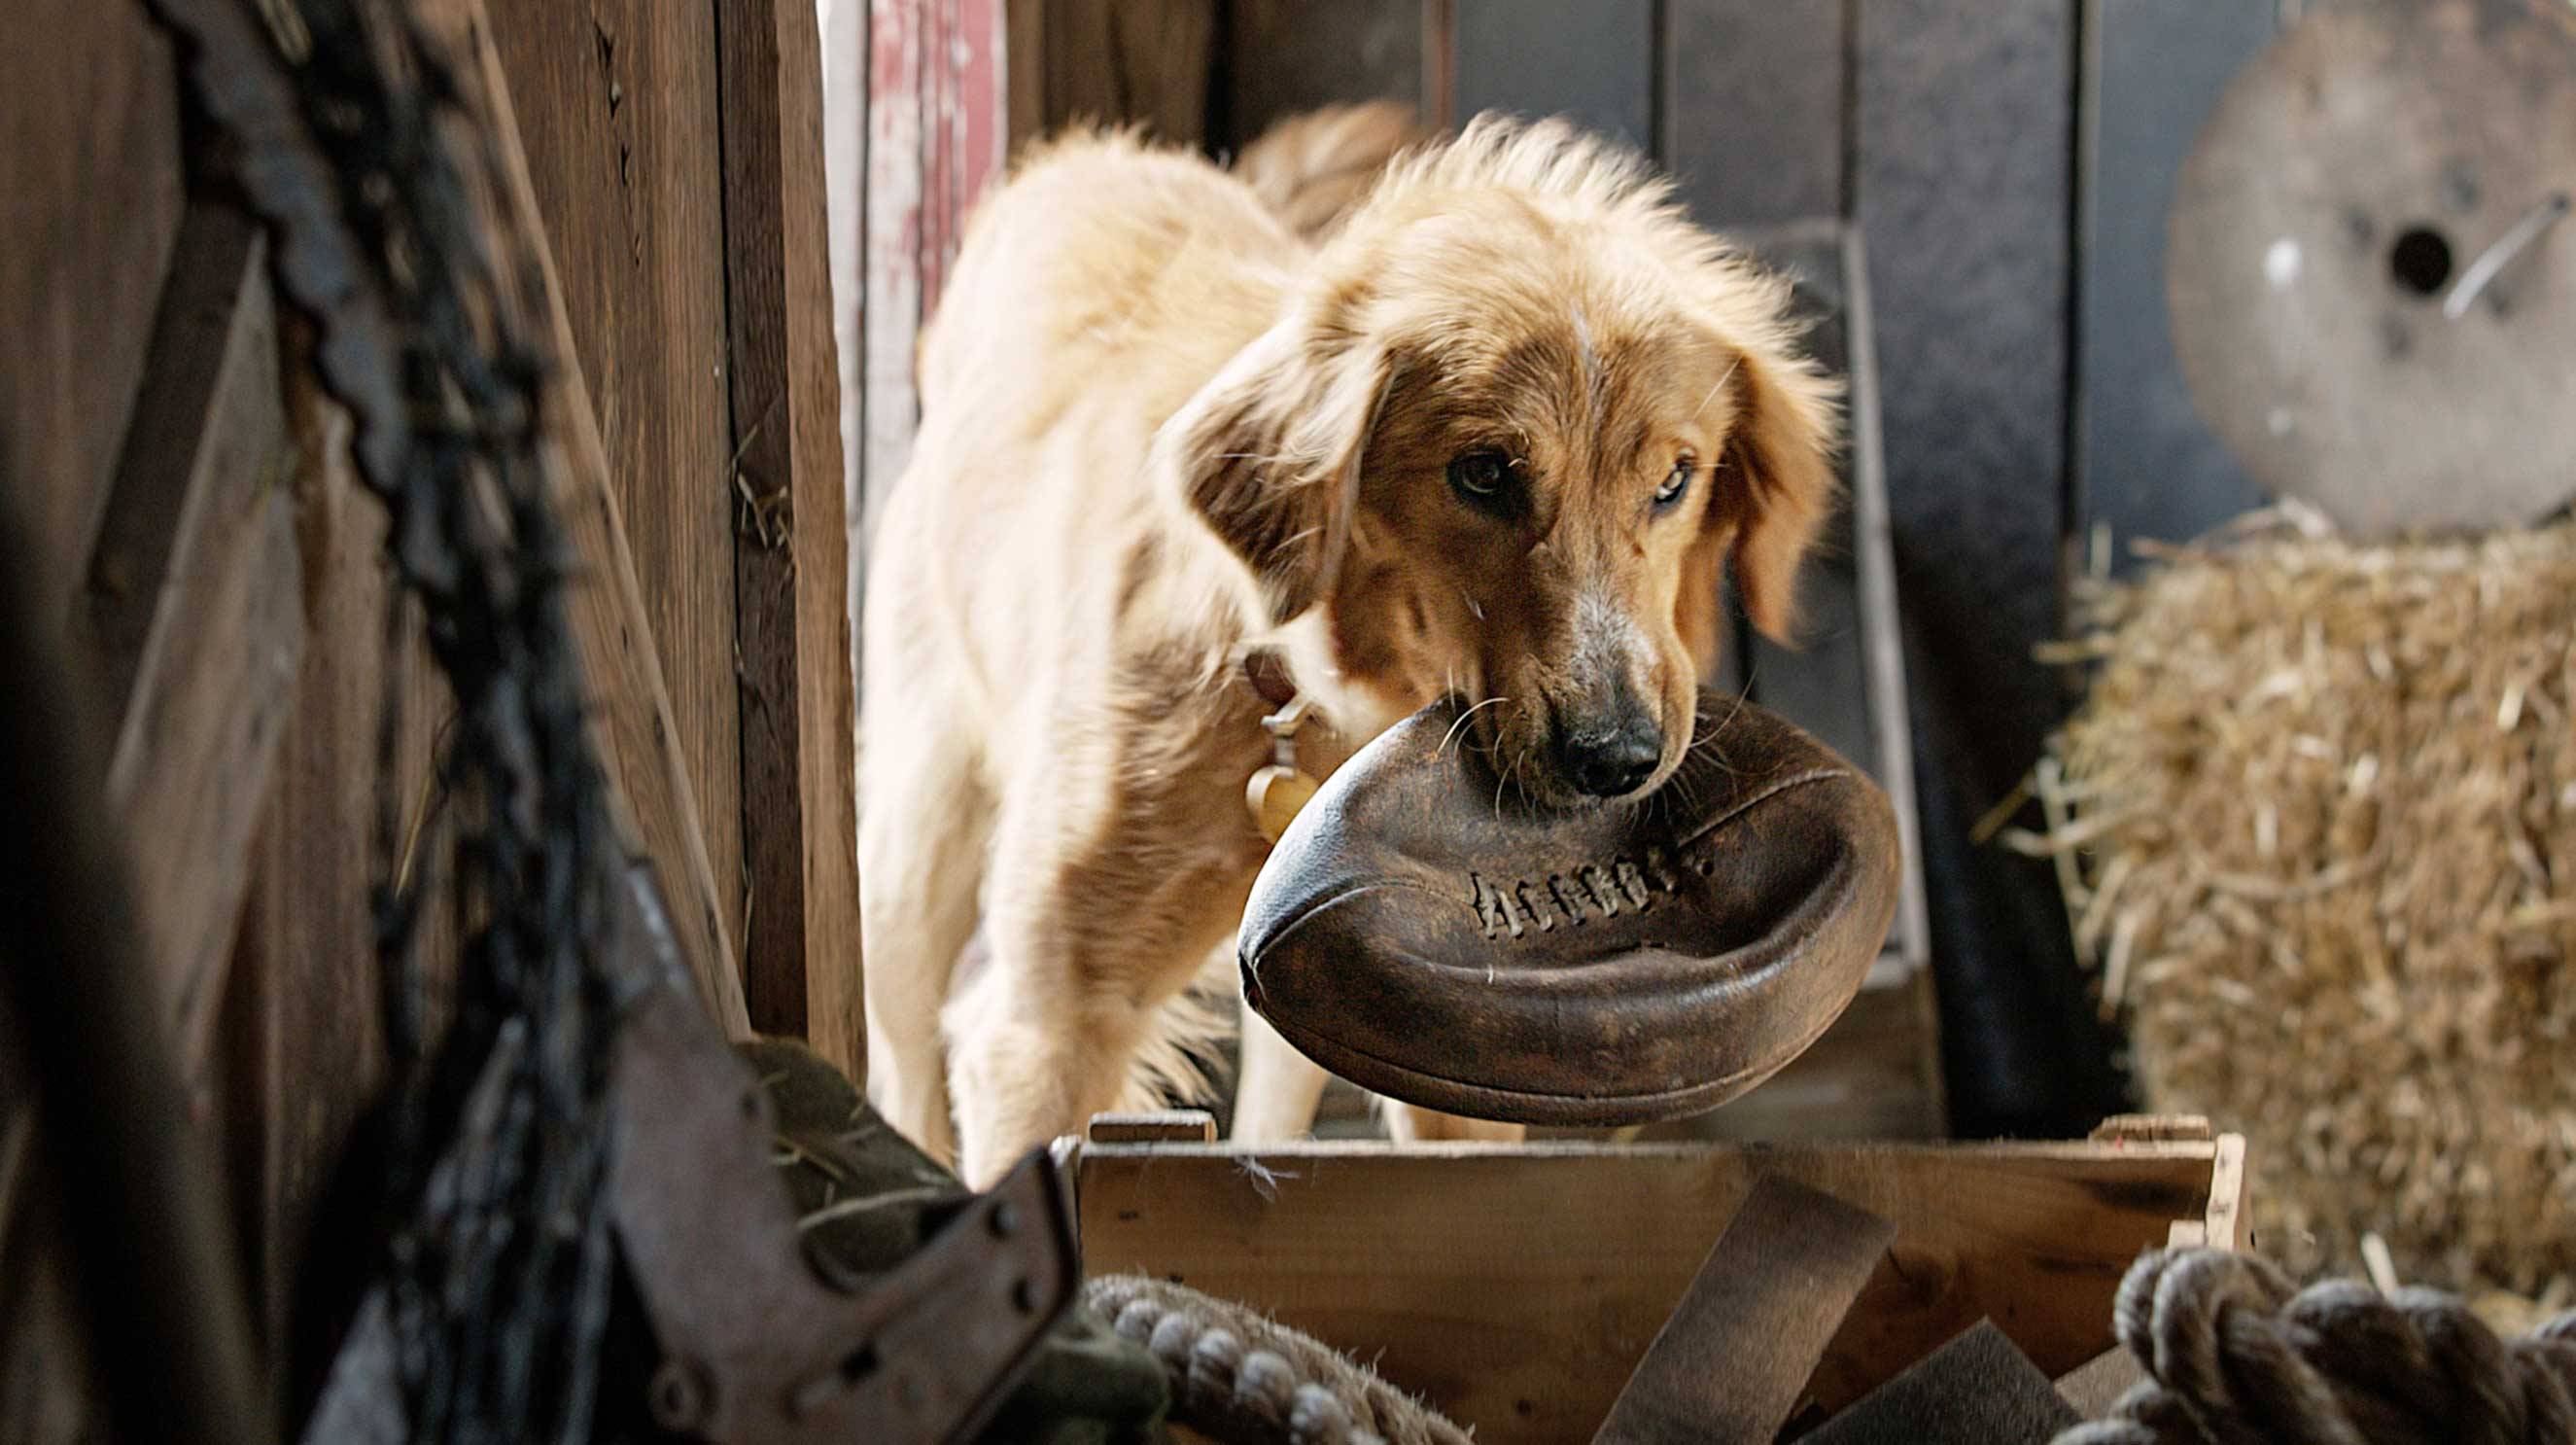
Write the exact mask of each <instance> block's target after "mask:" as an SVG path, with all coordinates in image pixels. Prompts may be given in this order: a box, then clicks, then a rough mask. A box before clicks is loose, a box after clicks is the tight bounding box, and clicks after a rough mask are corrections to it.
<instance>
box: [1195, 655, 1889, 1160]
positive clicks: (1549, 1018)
mask: <svg viewBox="0 0 2576 1445" xmlns="http://www.w3.org/2000/svg"><path fill="white" fill-rule="evenodd" d="M1699 711H1700V716H1699V718H1698V722H1697V726H1696V730H1695V733H1694V736H1693V741H1692V743H1691V749H1690V753H1689V755H1688V757H1687V758H1686V759H1685V761H1684V763H1683V765H1682V767H1681V769H1680V770H1679V771H1678V772H1676V773H1675V774H1674V776H1673V778H1672V780H1671V781H1670V782H1669V783H1667V784H1665V785H1664V786H1663V787H1662V788H1660V789H1658V790H1656V791H1655V792H1654V793H1652V794H1651V795H1649V796H1647V797H1645V798H1643V799H1640V800H1637V801H1634V802H1627V803H1607V804H1601V805H1597V806H1592V807H1586V808H1580V809H1571V810H1552V809H1547V808H1543V807H1540V806H1536V805H1533V804H1531V803H1528V802H1526V801H1524V800H1522V799H1520V798H1518V797H1517V796H1516V795H1515V794H1514V793H1513V791H1512V790H1511V789H1510V788H1508V787H1500V788H1498V787H1497V785H1496V781H1495V777H1494V774H1493V772H1492V770H1491V768H1490V766H1489V765H1488V764H1487V763H1486V762H1484V761H1483V759H1482V757H1481V755H1480V750H1478V749H1475V748H1472V747H1461V746H1457V745H1454V743H1453V742H1452V737H1453V730H1452V727H1451V724H1452V723H1453V722H1455V721H1456V719H1457V712H1456V710H1455V708H1454V706H1452V705H1449V704H1441V705H1438V706H1434V707H1431V708H1427V709H1425V710H1423V711H1422V712H1420V713H1417V714H1415V715H1414V716H1413V717H1411V718H1409V719H1407V720H1406V721H1404V722H1403V723H1401V724H1399V725H1397V726H1396V727H1395V728H1393V729H1392V730H1390V731H1389V732H1387V733H1386V735H1385V736H1383V737H1381V738H1379V739H1378V740H1377V741H1376V742H1374V743H1371V744H1370V745H1369V746H1368V747H1367V748H1365V749H1363V750H1362V751H1361V752H1360V753H1359V755H1358V756H1356V757H1354V758H1352V759H1351V761H1350V762H1349V763H1348V764H1346V765H1344V766H1343V768H1342V769H1341V770H1340V771H1339V772H1337V773H1335V774H1334V775H1333V777H1332V779H1331V780H1330V781H1329V782H1327V783H1326V784H1325V785H1324V788H1323V791H1322V792H1320V793H1318V794H1317V795H1316V796H1315V799H1314V801H1312V802H1311V803H1309V804H1307V805H1306V808H1305V810H1304V811H1303V812H1302V813H1300V814H1299V815H1298V817H1297V819H1296V821H1295V822H1294V823H1293V824H1291V825H1290V826H1289V828H1288V831H1287V832H1286V834H1285V835H1284V836H1282V837H1281V838H1280V840H1279V843H1278V846H1277V847H1276V848H1275V849H1274V850H1273V851H1272V853H1271V855H1270V860H1269V862H1268V864H1267V865H1265V866H1264V867H1263V869H1262V870H1261V877H1260V879H1259V881H1258V882H1256V883H1255V884H1254V885H1253V890H1252V898H1251V902H1250V904H1249V905H1248V907H1247V908H1246V910H1245V913H1244V920H1243V930H1242V934H1241V941H1240V962H1241V966H1242V971H1243V990H1244V997H1245V999H1246V1000H1247V1001H1248V1002H1249V1003H1250V1004H1251V1006H1252V1007H1253V1008H1255V1009H1257V1010H1259V1011H1260V1013H1261V1015H1262V1016H1263V1017H1264V1018H1266V1019H1268V1020H1269V1021H1270V1022H1271V1023H1272V1024H1273V1025H1275V1026H1276V1027H1277V1028H1278V1030H1279V1032H1280V1033H1281V1034H1282V1035H1284V1036H1285V1037H1286V1038H1287V1039H1288V1041H1289V1042H1291V1043H1293V1044H1295V1045H1296V1046H1297V1047H1298V1048H1299V1049H1300V1050H1302V1051H1304V1052H1305V1053H1306V1055H1307V1056H1308V1057H1310V1058H1312V1059H1314V1060H1315V1061H1316V1062H1317V1063H1320V1064H1322V1065H1324V1066H1325V1067H1326V1068H1329V1069H1331V1070H1332V1071H1333V1072H1335V1073H1337V1074H1340V1075H1341V1076H1342V1077H1344V1078H1346V1079H1349V1080H1351V1081H1352V1082H1353V1083H1356V1084H1359V1085H1360V1086H1362V1087H1363V1088H1367V1089H1372V1090H1375V1091H1377V1092H1379V1093H1382V1094H1385V1095H1387V1096H1389V1097H1391V1098H1395V1099H1400V1100H1403V1101H1405V1102H1407V1103H1412V1104H1419V1105H1422V1106H1424V1107H1427V1108H1433V1109H1439V1110H1442V1111H1444V1112H1448V1113H1453V1114H1465V1115H1470V1116H1475V1117H1480V1118H1488V1119H1504V1120H1517V1121H1522V1122H1526V1123H1533V1124H1587V1125H1615V1124H1628V1123H1640V1122H1645V1121H1648V1120H1654V1119H1662V1118H1672V1117H1676V1116H1680V1115H1684V1114H1692V1113H1698V1112H1701V1111H1704V1110H1706V1109H1709V1108H1712V1107H1714V1106H1716V1105H1718V1104H1720V1103H1723V1102H1725V1101H1726V1100H1728V1099H1731V1098H1733V1097H1735V1096H1736V1095H1738V1094H1740V1093H1742V1092H1744V1091H1745V1090H1747V1089H1750V1088H1752V1087H1753V1086H1754V1085H1755V1084H1758V1083H1760V1082H1761V1081H1762V1080H1763V1079H1765V1078H1768V1077H1769V1076H1770V1075H1771V1074H1772V1073H1774V1072H1775V1071H1777V1070H1778V1069H1779V1068H1780V1067H1781V1066H1782V1065H1783V1064H1786V1063H1788V1062H1789V1061H1790V1060H1791V1059H1793V1058H1796V1057H1797V1056H1798V1055H1799V1054H1800V1053H1801V1052H1803V1051H1804V1050H1805V1049H1806V1048H1807V1046H1808V1045H1810V1044H1812V1043H1814V1042H1815V1040H1816V1037H1817V1036H1818V1035H1819V1034H1822V1033H1823V1032H1824V1031H1825V1028H1826V1026H1827V1025H1828V1024H1831V1023H1832V1022H1833V1021H1834V1019H1835V1018H1836V1017H1838V1016H1839V1015H1840V1014H1841V1013H1842V1011H1843V1009H1844V1008H1845V1007H1846V1006H1848V1005H1849V1004H1850V1002H1851V1000H1852V996H1853V995H1854V994H1855V993H1857V992H1858V991H1859V989H1860V985H1861V980H1862V978H1863V977H1864V976H1865V975H1866V974H1867V973H1868V972H1869V967H1870V963H1871V961H1872V960H1873V959H1875V958H1876V957H1877V955H1878V952H1879V949H1880V947H1881V946H1882V945H1883V944H1884V943H1885V942H1886V939H1887V930H1888V925H1889V923H1890V921H1891V919H1892V918H1893V916H1894V914H1895V909H1896V896H1897V887H1898V877H1899V872H1900V870H1899V867H1898V859H1897V832H1896V819H1895V815H1894V813H1893V812H1892V811H1891V810H1890V809H1889V806H1888V802H1887V795H1886V794H1885V793H1883V792H1882V791H1880V789H1879V788H1878V786H1877V784H1875V783H1873V782H1871V781H1870V780H1869V779H1868V778H1867V777H1866V776H1864V775H1863V774H1862V773H1861V771H1860V770H1859V769H1858V768H1855V767H1853V766H1852V765H1851V764H1850V763H1847V762H1845V761H1844V760H1843V759H1842V758H1840V757H1837V756H1836V755H1835V754H1834V753H1833V752H1832V751H1831V750H1830V749H1828V748H1826V747H1825V746H1824V745H1823V744H1822V743H1820V742H1818V741H1816V740H1815V739H1814V738H1813V737H1810V736H1809V735H1808V734H1806V733H1805V732H1803V731H1801V730H1800V729H1799V728H1797V727H1796V726H1794V725H1792V724H1790V723H1789V722H1787V721H1786V720H1784V719H1782V718H1780V717H1779V716H1777V715H1776V714H1773V713H1769V712H1766V711H1764V710H1762V709H1761V708H1759V707H1756V706H1754V705H1752V704H1750V703H1745V702H1742V701H1740V700H1738V699H1736V698H1733V697H1730V696H1726V695H1723V694H1718V693H1712V692H1703V693H1702V694H1701V696H1700V704H1699Z"/></svg>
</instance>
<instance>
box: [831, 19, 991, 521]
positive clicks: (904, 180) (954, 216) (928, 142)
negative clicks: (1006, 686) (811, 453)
mask: <svg viewBox="0 0 2576 1445" xmlns="http://www.w3.org/2000/svg"><path fill="white" fill-rule="evenodd" d="M1002 4H1003V0H870V3H869V7H868V56H869V61H868V75H869V85H868V94H867V113H868V143H867V209H866V226H867V236H866V257H867V260H866V268H867V301H866V310H867V328H866V329H867V339H866V353H867V363H866V374H865V378H864V381H865V385H866V387H867V403H866V430H865V435H866V443H865V449H864V457H863V460H862V462H861V466H860V475H861V478H862V481H861V494H862V496H863V498H864V499H865V500H864V503H863V517H862V529H863V531H864V532H866V533H871V534H872V533H873V532H874V530H875V529H874V526H873V522H874V519H875V509H876V506H877V503H878V499H880V498H882V497H883V496H884V495H885V493H886V492H887V490H888V489H890V488H891V487H892V486H893V485H894V483H895V481H896V479H897V478H899V477H901V476H902V475H903V469H904V465H905V463H907V462H908V461H910V460H911V457H912V434H913V430H914V428H915V427H916V426H917V425H918V424H919V422H920V419H921V400H920V393H919V391H918V389H917V388H916V386H915V384H914V372H913V364H914V359H915V357H914V354H915V352H916V350H917V349H918V347H919V344H920V336H921V324H922V321H923V320H924V319H925V318H926V317H927V316H928V315H929V314H930V311H931V308H932V307H934V306H936V305H937V304H938V301H939V287H940V282H941V280H942V279H943V278H944V277H945V275H946V274H947V269H948V263H949V261H950V260H951V259H953V258H954V257H955V256H956V254H957V243H958V241H959V239H960V238H961V236H962V234H963V232H964V229H965V218H966V213H967V211H968V209H969V208H970V207H971V206H972V205H973V204H974V200H975V197H977V196H978V195H980V194H982V193H983V188H984V186H985V185H986V183H987V182H989V181H990V180H991V179H993V177H994V176H995V175H997V174H998V173H999V171H1000V169H1001V163H1002V153H1003V146H1004V145H1005V144H1006V142H1007V140H1008V135H1009V130H1010V116H1009V97H1008V95H1007V94H1006V92H1005V87H1004V82H1003V78H1002V73H1001V72H1002V63H1001V59H1002V58H1001V49H1002V45H1003V42H1004V35H1005V31H1006V29H1007V23H1006V21H1005V20H1004V18H1003V16H1002V13H1001V10H1002Z"/></svg>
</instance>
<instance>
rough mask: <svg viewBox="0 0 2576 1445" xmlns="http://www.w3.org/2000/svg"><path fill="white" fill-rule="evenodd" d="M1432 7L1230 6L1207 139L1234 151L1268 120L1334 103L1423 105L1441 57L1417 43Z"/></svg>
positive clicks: (1379, 1)
mask: <svg viewBox="0 0 2576 1445" xmlns="http://www.w3.org/2000/svg"><path fill="white" fill-rule="evenodd" d="M1469 3H1471V4H1472V3H1475V0H1469ZM1438 8H1440V7H1428V8H1427V7H1426V6H1425V5H1424V4H1423V3H1421V0H1233V3H1232V4H1231V5H1229V6H1228V8H1227V23H1228V27H1229V29H1228V33H1227V35H1226V37H1225V40H1224V44H1225V57H1224V61H1223V64H1224V66H1225V98H1224V111H1225V114H1224V116H1223V117H1222V118H1221V119H1222V124H1221V125H1219V126H1216V127H1214V128H1212V132H1211V138H1212V139H1213V140H1214V141H1215V142H1216V143H1217V144H1218V145H1219V146H1221V147H1223V148H1227V149H1240V148H1241V147H1242V146H1244V145H1245V144H1246V143H1248V142H1249V141H1251V140H1252V139H1253V138H1254V137H1255V136H1258V135H1260V134H1261V132H1262V131H1263V130H1264V129H1266V128H1267V127H1268V126H1269V125H1270V124H1271V123H1272V122H1274V121H1279V120H1285V119H1286V118H1288V117H1289V116H1292V115H1295V114H1297V113H1298V112H1300V111H1307V110H1313V109H1314V108H1315V107H1317V106H1320V105H1331V104H1333V103H1335V102H1338V101H1354V100H1399V101H1403V102H1404V103H1406V104H1408V105H1412V106H1415V107H1417V108H1424V107H1426V105H1427V102H1428V101H1429V100H1430V99H1431V98H1432V97H1431V94H1430V84H1429V77H1428V76H1427V75H1426V72H1427V71H1430V70H1432V69H1434V68H1435V67H1437V66H1438V65H1439V64H1440V62H1441V60H1442V57H1439V56H1436V55H1433V54H1431V53H1429V47H1428V46H1427V45H1426V44H1425V36H1426V33H1427V32H1428V31H1429V29H1430V28H1431V21H1432V20H1435V19H1437V18H1438V16H1437V14H1436V13H1428V12H1429V11H1436V10H1437V9H1438Z"/></svg>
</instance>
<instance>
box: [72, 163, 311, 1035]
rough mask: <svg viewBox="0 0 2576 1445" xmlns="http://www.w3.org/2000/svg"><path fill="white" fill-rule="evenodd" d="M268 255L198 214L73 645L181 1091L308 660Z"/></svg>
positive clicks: (157, 335) (245, 222) (234, 218)
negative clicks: (93, 671) (100, 736)
mask: <svg viewBox="0 0 2576 1445" xmlns="http://www.w3.org/2000/svg"><path fill="white" fill-rule="evenodd" d="M264 257H265V247H264V246H263V245H262V243H261V241H260V238H259V235H258V232H257V230H256V228H255V227H254V226H253V224H252V222H251V221H250V219H249V218H248V217H247V216H245V215H243V214H241V213H240V212H237V211H233V210H230V209H228V208H225V207H220V206H216V205H213V204H200V205H196V206H192V207H191V208H190V209H189V212H188V216H187V219H186V220H185V221H184V222H183V223H182V225H181V228H180V237H179V244H178V247H177V250H176V254H175V256H174V258H173V261H172V266H171V273H170V284H169V286H168V287H167V289H166V291H165V292H164V294H163V296H162V300H161V307H160V310H159V314H158V315H157V316H156V318H155V320H154V323H153V328H152V339H151V345H150V349H149V352H148V356H149V361H148V363H147V365H146V367H145V369H144V374H143V380H142V384H141V387H140V389H139V391H138V394H137V401H136V407H135V411H136V422H135V426H134V429H133V431H132V432H131V433H129V434H128V436H127V437H126V441H125V446H124V449H123V452H122V455H121V457H120V459H119V462H118V465H117V479H116V484H115V487H114V489H113V491H112V492H111V494H110V496H109V500H108V505H107V510H106V514H105V516H104V517H103V518H102V520H101V523H100V527H99V542H98V549H97V551H96V552H95V554H93V555H92V557H91V559H90V566H89V585H88V590H87V594H86V604H87V605H86V606H85V607H84V609H83V612H82V616H83V621H84V624H85V625H84V627H83V628H82V629H81V630H80V632H79V634H78V635H79V636H80V637H81V638H82V640H83V641H84V642H85V643H86V644H87V646H88V647H89V648H90V649H91V650H92V653H93V655H94V656H95V657H96V658H97V659H98V660H99V664H100V671H101V672H102V674H103V675H104V677H105V679H106V680H107V682H108V684H109V691H108V696H109V697H110V698H112V699H113V700H114V716H115V718H116V724H115V725H116V735H115V743H114V749H113V752H112V753H111V755H110V761H109V767H108V776H107V792H108V803H109V807H110V809H111V810H112V812H113V815H114V816H115V818H116V820H117V822H118V825H119V827H120V828H121V830H122V832H123V834H124V837H125V839H126V842H127V846H128V848H129V850H130V857H131V859H132V863H133V867H134V870H135V876H136V877H138V878H144V879H150V880H151V887H150V888H148V889H146V890H145V891H144V892H143V894H142V898H143V901H144V904H145V916H144V937H145V940H146V942H147V945H148V946H149V947H150V949H151V951H152V956H153V958H152V966H153V969H154V971H155V972H156V974H157V975H158V977H159V981H160V987H161V998H162V1007H163V1010H164V1017H165V1018H166V1019H167V1021H168V1022H169V1024H170V1026H171V1028H172V1029H173V1037H174V1039H175V1041H176V1043H177V1048H178V1056H179V1070H180V1075H181V1077H182V1078H183V1079H186V1080H190V1081H192V1082H194V1081H197V1079H198V1074H199V1070H200V1068H201V1066H202V1065H203V1064H204V1062H205V1058H206V1050H207V1045H208V1043H209V1041H210V1039H211V1037H212V1030H213V1025H214V1020H215V1017H216V1014H217V1005H218V1004H219V1003H220V1002H221V1000H222V996H223V970H224V967H225V964H226V961H227V960H228V959H229V958H230V956H231V952H232V942H233V929H234V924H235V921H236V920H237V919H238V918H239V917H240V914H241V900H242V893H243V889H244V888H245V887H246V886H247V884H248V882H249V877H250V862H251V858H250V852H251V849H250V845H251V842H252V839H253V837H254V836H255V835H256V832H257V828H258V823H259V815H260V809H261V806H262V803H263V801H264V799H265V797H266V794H267V788H268V780H269V777H270V773H271V768H272V764H273V763H274V761H275V758H276V755H277V744H278V740H279V737H280V735H281V734H282V732H283V730H284V727H285V721H286V698H287V697H288V695H289V693H290V692H291V691H292V688H293V684H294V679H295V673H296V667H297V664H298V662H299V660H300V659H301V657H302V654H303V647H304V614H303V583H302V577H301V561H300V558H299V555H298V552H297V544H296V533H295V509H294V502H293V499H292V497H291V496H290V494H289V490H288V488H287V487H286V485H285V477H286V469H287V447H286V420H285V412H284V407H283V403H282V402H281V400H280V398H279V393H278V361H277V325H276V316H275V312H274V310H273V308H272V305H271V301H270V296H269V283H268V274H267V268H266V264H265V260H264Z"/></svg>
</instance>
